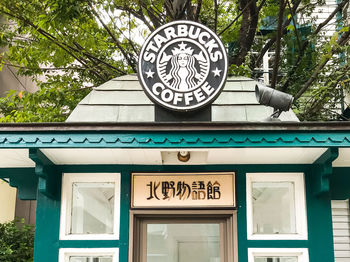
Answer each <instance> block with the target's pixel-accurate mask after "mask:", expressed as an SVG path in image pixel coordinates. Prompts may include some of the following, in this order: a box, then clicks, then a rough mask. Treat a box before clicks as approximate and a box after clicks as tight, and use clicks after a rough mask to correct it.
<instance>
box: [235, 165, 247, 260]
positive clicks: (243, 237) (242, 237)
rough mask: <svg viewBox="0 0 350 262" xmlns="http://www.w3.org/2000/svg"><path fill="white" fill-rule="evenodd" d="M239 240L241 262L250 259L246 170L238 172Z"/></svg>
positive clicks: (239, 258)
mask: <svg viewBox="0 0 350 262" xmlns="http://www.w3.org/2000/svg"><path fill="white" fill-rule="evenodd" d="M236 201H237V241H238V260H239V262H247V261H248V246H249V245H248V241H247V212H246V210H247V201H246V171H245V170H240V171H238V172H237V173H236Z"/></svg>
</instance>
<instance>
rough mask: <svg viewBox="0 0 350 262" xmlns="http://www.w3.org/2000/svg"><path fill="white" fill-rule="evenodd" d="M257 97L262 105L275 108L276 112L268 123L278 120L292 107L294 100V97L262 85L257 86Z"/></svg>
mask: <svg viewBox="0 0 350 262" xmlns="http://www.w3.org/2000/svg"><path fill="white" fill-rule="evenodd" d="M255 95H256V99H257V100H258V102H259V103H260V104H262V105H265V106H271V107H273V108H274V112H273V113H272V115H271V116H270V117H269V118H268V119H267V120H268V121H276V120H278V117H279V116H280V114H281V113H282V112H283V111H288V110H289V109H290V108H291V107H292V104H293V100H294V97H293V96H292V95H290V94H286V93H283V92H281V91H278V90H275V89H273V88H270V87H267V86H264V85H261V84H257V85H256V86H255Z"/></svg>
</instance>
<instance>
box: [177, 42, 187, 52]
mask: <svg viewBox="0 0 350 262" xmlns="http://www.w3.org/2000/svg"><path fill="white" fill-rule="evenodd" d="M186 46H187V44H184V42H181V44H179V47H180V50H185V48H186Z"/></svg>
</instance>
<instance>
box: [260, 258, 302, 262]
mask: <svg viewBox="0 0 350 262" xmlns="http://www.w3.org/2000/svg"><path fill="white" fill-rule="evenodd" d="M254 262H298V258H297V257H255V258H254Z"/></svg>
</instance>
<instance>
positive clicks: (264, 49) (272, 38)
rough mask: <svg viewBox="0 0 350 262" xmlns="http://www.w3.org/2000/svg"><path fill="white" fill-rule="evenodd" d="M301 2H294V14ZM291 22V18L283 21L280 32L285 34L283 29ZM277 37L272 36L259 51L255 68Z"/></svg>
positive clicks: (297, 0)
mask: <svg viewBox="0 0 350 262" xmlns="http://www.w3.org/2000/svg"><path fill="white" fill-rule="evenodd" d="M300 3H301V0H296V2H295V3H294V4H293V8H292V11H293V12H294V13H295V12H296V10H297V8H298V6H299V5H300ZM291 20H292V17H290V18H288V19H287V20H286V21H284V23H283V26H282V28H283V29H282V32H283V34H285V33H286V32H285V28H286V27H287V26H288V25H289V24H290V21H291ZM276 39H277V35H276V34H274V35H273V36H272V37H271V38H270V40H269V41H267V43H266V44H265V45H264V47H263V48H262V49H261V51H260V53H259V55H258V57H257V59H256V61H255V67H258V66H259V64H260V63H261V60H262V59H263V57H264V55H265V53H266V52H267V51H268V50H269V49H270V48H271V47H272V46H273V45H274V43H275V42H276Z"/></svg>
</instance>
